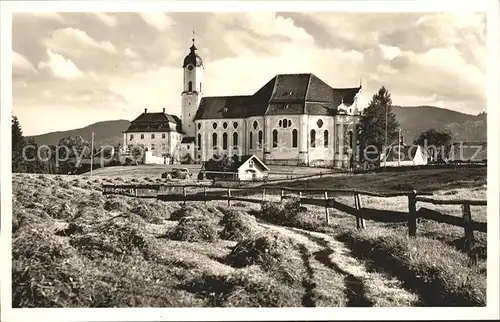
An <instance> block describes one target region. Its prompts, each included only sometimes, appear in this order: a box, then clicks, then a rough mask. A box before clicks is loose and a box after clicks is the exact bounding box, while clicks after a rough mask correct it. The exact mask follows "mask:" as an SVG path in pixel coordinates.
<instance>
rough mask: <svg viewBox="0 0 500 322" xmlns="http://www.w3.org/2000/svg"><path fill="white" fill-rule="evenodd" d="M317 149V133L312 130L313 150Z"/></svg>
mask: <svg viewBox="0 0 500 322" xmlns="http://www.w3.org/2000/svg"><path fill="white" fill-rule="evenodd" d="M315 147H316V131H314V130H311V148H315Z"/></svg>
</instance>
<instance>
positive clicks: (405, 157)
mask: <svg viewBox="0 0 500 322" xmlns="http://www.w3.org/2000/svg"><path fill="white" fill-rule="evenodd" d="M419 148H420V149H419ZM386 151H387V158H385V157H384V155H382V156H381V160H382V161H384V159H385V161H387V162H392V161H398V160H399V161H410V160H414V159H415V155H416V154H417V151H420V153H425V152H424V148H423V147H421V146H419V145H417V144H412V145H399V146H398V145H392V146H390V147H388V148H387V150H386Z"/></svg>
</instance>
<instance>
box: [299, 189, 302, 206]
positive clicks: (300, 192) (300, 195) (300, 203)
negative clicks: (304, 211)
mask: <svg viewBox="0 0 500 322" xmlns="http://www.w3.org/2000/svg"><path fill="white" fill-rule="evenodd" d="M301 201H302V191H299V207H302V202H301Z"/></svg>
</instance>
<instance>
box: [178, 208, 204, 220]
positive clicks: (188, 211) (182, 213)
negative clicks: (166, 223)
mask: <svg viewBox="0 0 500 322" xmlns="http://www.w3.org/2000/svg"><path fill="white" fill-rule="evenodd" d="M204 214H205V212H204V211H203V209H200V208H198V207H193V206H185V207H181V208H179V209H176V210H174V211H173V212H172V213H171V214H170V220H181V219H183V218H185V217H200V216H204Z"/></svg>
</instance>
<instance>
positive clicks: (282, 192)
mask: <svg viewBox="0 0 500 322" xmlns="http://www.w3.org/2000/svg"><path fill="white" fill-rule="evenodd" d="M284 197H285V190H283V189H281V201H283V199H284Z"/></svg>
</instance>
